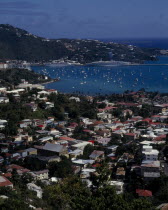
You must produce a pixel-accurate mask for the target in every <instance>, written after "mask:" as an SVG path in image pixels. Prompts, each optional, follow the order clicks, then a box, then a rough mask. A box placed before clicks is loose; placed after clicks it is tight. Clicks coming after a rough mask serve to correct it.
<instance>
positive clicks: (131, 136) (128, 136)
mask: <svg viewBox="0 0 168 210" xmlns="http://www.w3.org/2000/svg"><path fill="white" fill-rule="evenodd" d="M136 136H137V135H136V134H135V133H125V134H124V137H125V138H126V140H127V141H133V140H135V138H136Z"/></svg>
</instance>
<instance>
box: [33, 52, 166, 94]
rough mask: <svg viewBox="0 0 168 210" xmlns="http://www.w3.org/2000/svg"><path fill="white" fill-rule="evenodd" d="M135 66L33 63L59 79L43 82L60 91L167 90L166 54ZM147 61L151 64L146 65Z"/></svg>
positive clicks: (39, 69)
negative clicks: (44, 64)
mask: <svg viewBox="0 0 168 210" xmlns="http://www.w3.org/2000/svg"><path fill="white" fill-rule="evenodd" d="M146 63H147V64H148V65H136V66H71V65H70V66H54V67H53V66H52V67H51V66H33V67H32V69H33V70H34V71H35V72H38V73H42V74H44V75H48V76H50V77H51V78H59V79H60V81H58V82H54V83H50V84H47V85H45V86H46V88H49V89H57V90H58V91H59V92H63V93H80V94H88V95H96V94H111V93H122V92H124V91H126V90H133V91H137V90H139V89H141V88H145V90H147V91H158V92H163V93H165V92H168V65H153V64H168V57H166V56H162V57H159V60H158V61H155V62H146ZM150 64H151V65H150Z"/></svg>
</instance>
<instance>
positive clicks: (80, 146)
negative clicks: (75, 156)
mask: <svg viewBox="0 0 168 210" xmlns="http://www.w3.org/2000/svg"><path fill="white" fill-rule="evenodd" d="M89 144H90V145H92V143H91V142H88V141H81V142H79V143H77V144H73V145H72V148H74V149H80V150H84V148H85V147H86V146H87V145H89Z"/></svg>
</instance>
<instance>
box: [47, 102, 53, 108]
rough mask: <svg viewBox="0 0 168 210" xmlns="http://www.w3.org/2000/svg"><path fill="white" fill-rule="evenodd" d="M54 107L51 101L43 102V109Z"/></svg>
mask: <svg viewBox="0 0 168 210" xmlns="http://www.w3.org/2000/svg"><path fill="white" fill-rule="evenodd" d="M51 108H54V103H53V102H46V103H45V109H51Z"/></svg>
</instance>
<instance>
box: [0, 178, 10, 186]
mask: <svg viewBox="0 0 168 210" xmlns="http://www.w3.org/2000/svg"><path fill="white" fill-rule="evenodd" d="M10 185H12V186H13V184H12V182H10V181H9V180H8V179H7V178H6V177H4V176H0V187H7V186H10Z"/></svg>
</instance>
